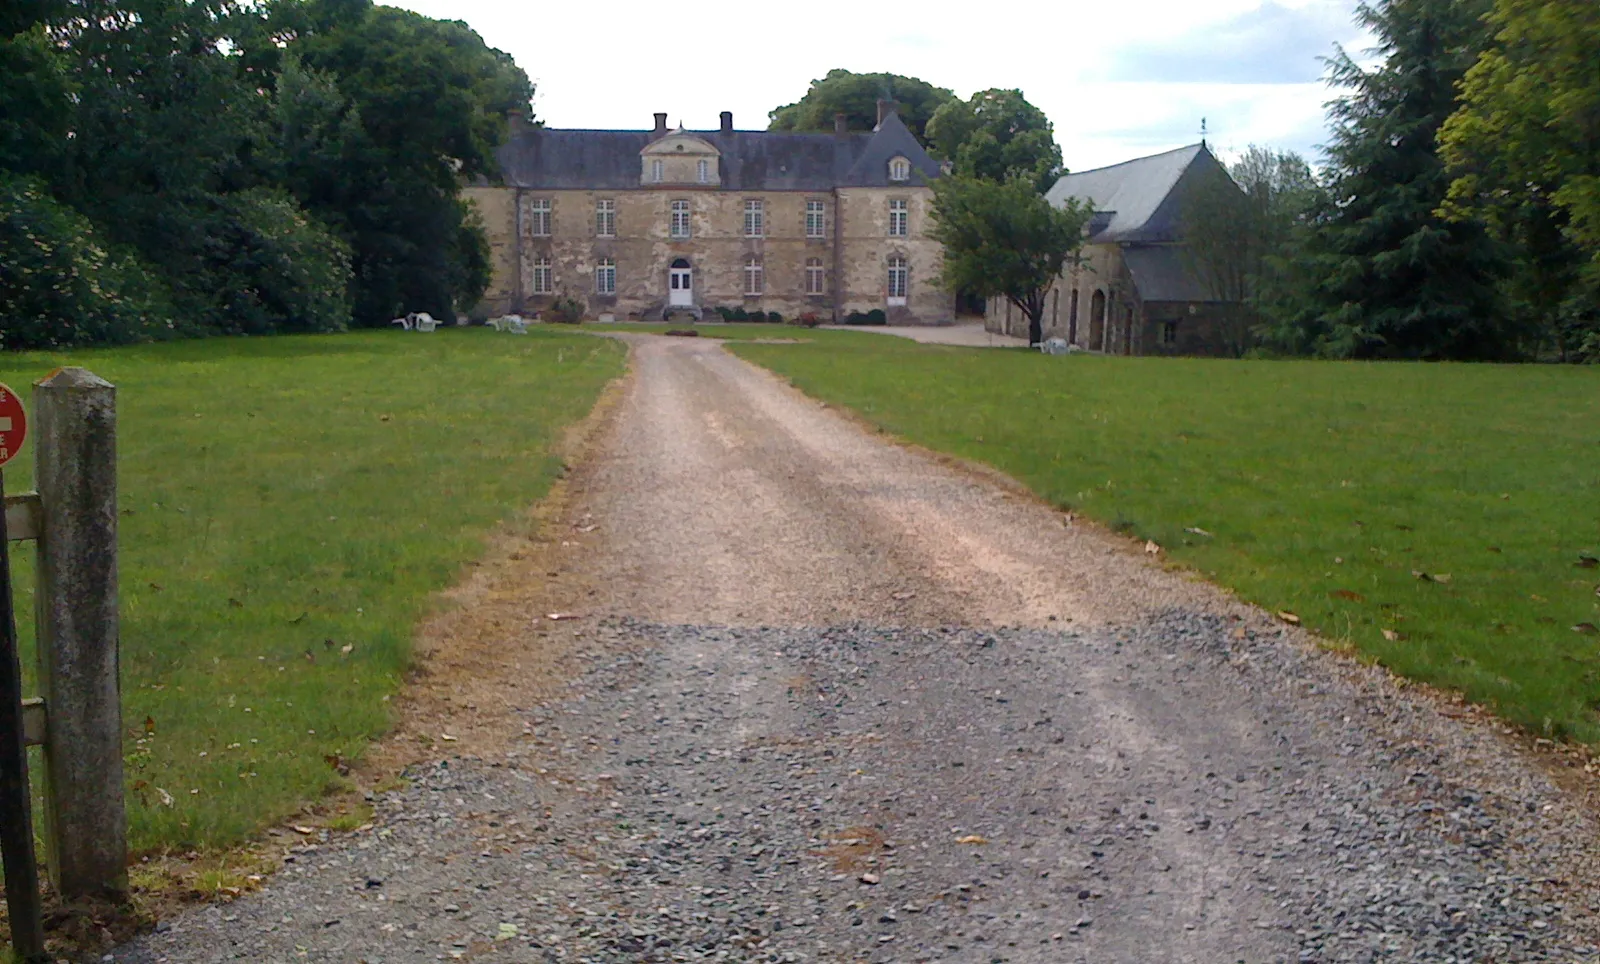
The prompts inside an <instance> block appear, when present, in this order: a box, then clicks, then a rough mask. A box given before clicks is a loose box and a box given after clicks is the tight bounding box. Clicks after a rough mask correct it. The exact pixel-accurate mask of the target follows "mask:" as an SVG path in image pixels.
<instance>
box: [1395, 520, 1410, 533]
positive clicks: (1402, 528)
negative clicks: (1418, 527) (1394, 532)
mask: <svg viewBox="0 0 1600 964" xmlns="http://www.w3.org/2000/svg"><path fill="white" fill-rule="evenodd" d="M1394 527H1395V528H1396V529H1399V530H1400V531H1401V532H1410V531H1411V527H1410V526H1408V525H1406V524H1405V523H1404V522H1396V523H1395V524H1394Z"/></svg>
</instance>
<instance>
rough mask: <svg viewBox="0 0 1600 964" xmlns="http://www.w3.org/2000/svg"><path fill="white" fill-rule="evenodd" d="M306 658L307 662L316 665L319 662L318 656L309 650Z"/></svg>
mask: <svg viewBox="0 0 1600 964" xmlns="http://www.w3.org/2000/svg"><path fill="white" fill-rule="evenodd" d="M305 656H306V662H308V663H315V662H316V661H317V654H316V653H313V652H312V651H311V650H309V649H308V650H306V652H305Z"/></svg>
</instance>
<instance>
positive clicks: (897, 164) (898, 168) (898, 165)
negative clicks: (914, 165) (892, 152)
mask: <svg viewBox="0 0 1600 964" xmlns="http://www.w3.org/2000/svg"><path fill="white" fill-rule="evenodd" d="M889 180H891V181H909V180H911V162H910V161H908V160H906V159H905V158H903V157H895V158H891V159H890V160H889Z"/></svg>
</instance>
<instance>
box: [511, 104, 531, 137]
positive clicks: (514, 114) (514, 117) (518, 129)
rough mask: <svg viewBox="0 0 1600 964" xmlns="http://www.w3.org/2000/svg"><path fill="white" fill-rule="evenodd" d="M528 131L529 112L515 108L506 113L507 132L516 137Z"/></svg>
mask: <svg viewBox="0 0 1600 964" xmlns="http://www.w3.org/2000/svg"><path fill="white" fill-rule="evenodd" d="M527 129H528V112H527V111H526V110H524V109H523V108H521V107H513V108H511V109H510V110H508V111H506V131H507V132H508V133H509V134H510V136H512V137H516V136H517V135H518V134H521V133H522V132H523V131H525V130H527Z"/></svg>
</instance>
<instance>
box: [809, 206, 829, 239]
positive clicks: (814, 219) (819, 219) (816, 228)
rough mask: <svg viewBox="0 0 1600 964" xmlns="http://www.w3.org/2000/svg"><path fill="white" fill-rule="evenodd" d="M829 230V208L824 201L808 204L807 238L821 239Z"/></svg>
mask: <svg viewBox="0 0 1600 964" xmlns="http://www.w3.org/2000/svg"><path fill="white" fill-rule="evenodd" d="M827 230H828V206H827V205H826V204H825V203H823V202H822V201H807V202H806V237H808V238H820V237H824V236H825V235H826V232H827Z"/></svg>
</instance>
